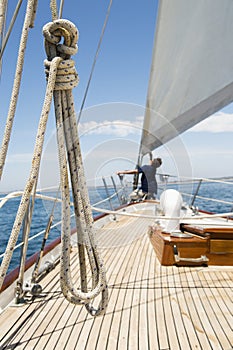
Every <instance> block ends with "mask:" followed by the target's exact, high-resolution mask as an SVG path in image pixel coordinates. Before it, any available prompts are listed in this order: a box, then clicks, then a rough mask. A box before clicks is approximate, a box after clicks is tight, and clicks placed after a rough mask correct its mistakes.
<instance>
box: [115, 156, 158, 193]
mask: <svg viewBox="0 0 233 350" xmlns="http://www.w3.org/2000/svg"><path fill="white" fill-rule="evenodd" d="M161 164H162V159H161V158H154V159H151V160H150V163H149V164H147V165H143V166H142V167H140V166H138V167H137V168H136V169H133V170H122V171H118V172H117V175H121V174H129V175H131V174H142V175H141V187H140V188H139V191H138V190H136V191H138V194H139V195H140V197H141V198H143V199H155V198H156V195H157V181H156V178H155V175H156V171H157V168H159V167H160V166H161ZM140 192H141V193H140Z"/></svg>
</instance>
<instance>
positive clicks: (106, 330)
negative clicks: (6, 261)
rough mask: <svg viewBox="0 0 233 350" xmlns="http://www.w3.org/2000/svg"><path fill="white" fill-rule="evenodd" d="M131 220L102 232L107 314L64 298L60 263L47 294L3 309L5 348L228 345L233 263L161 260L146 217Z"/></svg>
mask: <svg viewBox="0 0 233 350" xmlns="http://www.w3.org/2000/svg"><path fill="white" fill-rule="evenodd" d="M129 225H130V226H128V225H126V226H127V228H126V226H125V218H124V219H120V220H118V221H117V222H114V221H112V222H110V223H109V225H108V230H107V231H105V230H102V231H101V230H100V232H99V233H100V238H99V239H100V242H101V244H102V245H103V246H104V245H105V246H106V248H103V250H102V253H103V254H102V255H103V258H104V261H105V265H106V269H107V278H108V283H109V306H108V309H107V312H106V314H105V315H104V316H101V317H97V318H93V317H91V316H90V315H89V314H88V313H87V311H86V309H85V307H82V306H74V305H72V304H69V303H68V302H67V301H66V300H65V299H64V297H63V295H62V294H61V291H60V282H59V266H56V268H55V269H54V270H53V271H51V273H50V275H47V276H45V278H44V279H43V281H42V282H41V283H42V285H43V291H44V294H45V298H43V299H42V298H35V300H34V301H32V302H31V303H29V304H26V305H24V306H21V307H13V308H9V309H7V310H5V311H4V312H3V313H2V314H0V330H1V340H0V349H1V350H5V349H10V348H15V347H16V349H17V350H19V349H26V350H27V349H35V350H37V349H45V350H51V349H57V350H60V349H67V350H73V349H79V350H84V349H85V350H93V349H96V350H97V349H98V350H100V349H101V350H102V349H107V350H114V349H116V350H123V349H133V350H136V349H138V350H141V349H143V350H144V349H151V350H152V349H153V350H161V349H163V350H165V349H166V350H168V349H169V350H172V349H174V350H187V349H195V350H197V349H200V350H201V349H205V350H230V349H231V348H232V347H233V330H232V324H233V280H232V278H233V268H228V269H224V267H216V268H214V267H211V268H208V267H206V268H203V267H193V268H188V267H179V268H178V267H176V266H169V267H165V266H161V265H160V264H159V262H158V260H157V258H156V256H155V254H154V251H153V248H152V246H151V244H150V242H149V239H148V237H147V227H148V222H147V220H145V219H141V220H140V219H137V220H136V221H134V220H130V223H129ZM131 231H133V232H134V234H133V235H131V236H129V234H128V232H131ZM125 235H126V237H124V236H125ZM113 246H114V247H115V248H114V247H113ZM75 253H76V252H75V249H74V250H73V252H72V275H73V277H74V279H76V280H75V283H76V284H75V285H77V286H78V285H79V284H80V283H79V277H76V275H77V274H78V271H79V268H78V266H77V262H76V258H75ZM207 314H209V315H207ZM17 318H18V320H16V319H17ZM4 333H5V334H4ZM17 344H18V346H16V345H17Z"/></svg>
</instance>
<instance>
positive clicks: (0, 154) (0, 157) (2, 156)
mask: <svg viewBox="0 0 233 350" xmlns="http://www.w3.org/2000/svg"><path fill="white" fill-rule="evenodd" d="M36 5H37V0H28V4H27V9H26V15H25V20H24V25H23V29H22V35H21V40H20V46H19V52H18V59H17V64H16V71H15V79H14V84H13V89H12V94H11V100H10V106H9V111H8V116H7V121H6V126H5V132H4V136H3V141H2V146H1V150H0V179H1V177H2V172H3V167H4V164H5V160H6V154H7V150H8V146H9V142H10V136H11V130H12V126H13V121H14V116H15V110H16V105H17V101H18V95H19V88H20V82H21V77H22V71H23V63H24V56H25V48H26V44H27V39H28V32H29V28H30V27H31V26H32V24H33V20H34V18H35V9H36Z"/></svg>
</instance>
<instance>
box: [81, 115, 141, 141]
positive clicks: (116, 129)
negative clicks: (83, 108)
mask: <svg viewBox="0 0 233 350" xmlns="http://www.w3.org/2000/svg"><path fill="white" fill-rule="evenodd" d="M142 123H143V117H137V118H136V119H135V121H130V120H124V121H122V120H114V121H111V120H104V121H103V122H96V121H94V120H92V121H90V122H86V123H80V124H79V133H80V135H83V134H86V133H88V134H93V135H112V136H117V137H126V136H128V135H129V134H136V133H141V129H142Z"/></svg>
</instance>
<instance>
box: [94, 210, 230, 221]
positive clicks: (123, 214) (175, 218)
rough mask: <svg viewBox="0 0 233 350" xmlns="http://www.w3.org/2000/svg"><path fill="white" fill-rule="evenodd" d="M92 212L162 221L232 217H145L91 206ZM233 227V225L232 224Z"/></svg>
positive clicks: (223, 215)
mask: <svg viewBox="0 0 233 350" xmlns="http://www.w3.org/2000/svg"><path fill="white" fill-rule="evenodd" d="M92 210H94V211H97V212H100V213H105V214H113V215H120V216H131V217H135V218H147V219H156V220H157V219H163V220H177V219H178V220H179V219H180V220H181V219H185V220H193V219H195V220H196V219H198V220H202V219H212V218H221V217H222V218H224V217H230V216H233V212H229V213H221V214H209V215H195V216H176V217H170V216H163V215H158V216H157V215H145V214H133V213H126V212H122V211H114V210H107V209H102V208H96V207H93V206H92ZM232 225H233V223H232Z"/></svg>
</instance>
